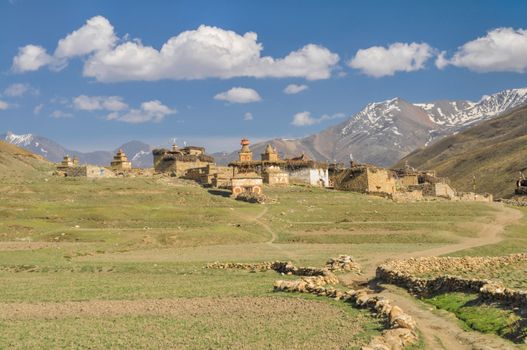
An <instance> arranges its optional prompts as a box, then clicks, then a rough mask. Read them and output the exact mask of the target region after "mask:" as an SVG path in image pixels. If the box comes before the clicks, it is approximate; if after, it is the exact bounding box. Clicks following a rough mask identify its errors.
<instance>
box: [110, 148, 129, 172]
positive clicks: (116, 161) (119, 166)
mask: <svg viewBox="0 0 527 350" xmlns="http://www.w3.org/2000/svg"><path fill="white" fill-rule="evenodd" d="M110 166H111V168H112V169H113V170H118V171H120V170H131V169H132V162H130V161H129V160H128V157H127V156H126V154H125V153H124V151H123V150H122V149H119V150H118V151H117V154H116V155H115V156H114V157H113V160H112V162H111V163H110Z"/></svg>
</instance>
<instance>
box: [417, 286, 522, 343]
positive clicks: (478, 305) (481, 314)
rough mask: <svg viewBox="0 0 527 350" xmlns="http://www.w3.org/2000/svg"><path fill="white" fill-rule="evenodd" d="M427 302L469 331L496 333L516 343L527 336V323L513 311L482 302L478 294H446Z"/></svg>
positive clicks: (427, 299)
mask: <svg viewBox="0 0 527 350" xmlns="http://www.w3.org/2000/svg"><path fill="white" fill-rule="evenodd" d="M425 301H426V302H428V303H430V304H432V305H434V306H436V307H437V308H439V309H443V310H446V311H449V312H452V313H454V314H455V315H456V317H457V318H458V319H460V320H461V321H462V322H463V324H464V325H465V326H466V327H467V329H473V330H476V331H479V332H483V333H494V334H498V335H499V336H501V337H503V338H507V339H511V340H514V341H521V340H522V339H523V338H524V337H525V336H526V335H527V328H526V325H525V321H522V319H521V317H520V316H518V315H517V314H516V313H514V312H513V311H512V310H508V309H502V308H499V307H498V306H496V305H489V304H485V303H483V302H481V301H480V300H479V299H478V295H477V294H465V293H445V294H441V295H438V296H434V297H431V298H426V299H425Z"/></svg>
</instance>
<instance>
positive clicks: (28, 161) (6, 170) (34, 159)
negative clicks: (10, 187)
mask: <svg viewBox="0 0 527 350" xmlns="http://www.w3.org/2000/svg"><path fill="white" fill-rule="evenodd" d="M51 168H52V165H51V163H49V162H48V161H46V160H45V159H44V158H43V157H41V156H39V155H36V154H33V153H31V152H29V151H27V150H25V149H23V148H20V147H17V146H14V145H11V144H8V143H5V142H2V141H0V176H13V175H14V174H16V176H21V175H24V174H27V173H33V172H34V171H37V170H50V169H51Z"/></svg>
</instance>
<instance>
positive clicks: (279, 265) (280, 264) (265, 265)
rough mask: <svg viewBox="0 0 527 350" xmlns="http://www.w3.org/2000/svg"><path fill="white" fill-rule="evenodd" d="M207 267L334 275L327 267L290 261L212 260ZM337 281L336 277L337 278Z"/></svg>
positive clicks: (285, 273)
mask: <svg viewBox="0 0 527 350" xmlns="http://www.w3.org/2000/svg"><path fill="white" fill-rule="evenodd" d="M205 268H207V269H239V270H250V271H266V270H274V271H276V272H278V273H281V274H284V275H295V276H322V277H326V276H329V277H331V278H333V277H334V279H336V277H335V275H334V274H333V273H332V272H331V271H330V270H329V269H327V268H322V269H320V268H316V267H296V266H295V265H293V263H292V262H290V261H275V262H262V263H254V264H250V263H231V262H226V263H220V262H213V263H209V264H207V265H206V266H205ZM337 282H338V279H337Z"/></svg>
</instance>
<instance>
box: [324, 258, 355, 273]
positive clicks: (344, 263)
mask: <svg viewBox="0 0 527 350" xmlns="http://www.w3.org/2000/svg"><path fill="white" fill-rule="evenodd" d="M326 269H328V270H330V271H346V272H356V273H361V268H360V265H359V264H358V263H357V262H355V261H353V257H352V256H350V255H339V256H337V257H336V258H330V259H329V260H328V261H327V262H326Z"/></svg>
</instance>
